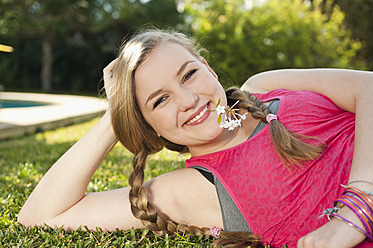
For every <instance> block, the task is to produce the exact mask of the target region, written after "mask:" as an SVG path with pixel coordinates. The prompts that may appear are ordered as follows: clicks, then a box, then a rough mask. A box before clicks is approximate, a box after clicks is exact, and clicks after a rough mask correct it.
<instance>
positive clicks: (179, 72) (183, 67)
mask: <svg viewBox="0 0 373 248" xmlns="http://www.w3.org/2000/svg"><path fill="white" fill-rule="evenodd" d="M191 62H194V61H193V60H190V61H187V62H185V63H184V64H182V65H181V66H180V68H179V70H178V71H177V73H176V76H179V75H180V74H181V73H182V72H183V71H184V70H185V68H186V67H187V65H188V64H189V63H191ZM161 92H162V89H159V90H157V91H155V92H153V93H151V94H150V96H149V97H148V99H147V100H146V102H145V105H146V104H148V102H149V101H150V100H151V99H153V98H154V97H156V96H157V95H158V94H159V93H161Z"/></svg>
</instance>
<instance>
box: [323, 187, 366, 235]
mask: <svg viewBox="0 0 373 248" xmlns="http://www.w3.org/2000/svg"><path fill="white" fill-rule="evenodd" d="M339 204H343V205H345V206H347V207H348V208H349V209H350V210H351V211H352V212H353V213H354V214H355V215H356V216H357V217H358V218H359V220H360V221H361V223H362V224H363V226H364V228H365V230H363V229H362V228H360V227H359V226H357V225H356V224H354V223H352V222H351V221H349V220H347V219H345V218H343V217H342V216H340V215H337V214H336V212H337V211H338V208H337V206H338V205H339ZM334 205H335V209H336V210H337V211H332V212H330V213H329V214H328V217H329V216H332V217H336V218H338V219H340V220H342V221H344V222H347V223H348V224H349V225H350V226H351V227H354V228H355V229H357V230H359V231H361V232H362V233H363V234H364V235H366V236H367V237H368V238H369V239H371V240H372V241H373V200H372V199H371V198H370V197H369V195H368V194H366V193H365V192H364V191H362V190H360V189H358V188H355V187H347V188H346V190H345V191H344V192H343V194H342V195H341V196H340V197H339V198H338V199H337V200H335V201H334Z"/></svg>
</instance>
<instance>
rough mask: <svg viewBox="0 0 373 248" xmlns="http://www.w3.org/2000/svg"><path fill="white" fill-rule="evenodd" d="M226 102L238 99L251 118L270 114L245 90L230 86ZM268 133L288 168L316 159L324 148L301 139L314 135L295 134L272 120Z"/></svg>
mask: <svg viewBox="0 0 373 248" xmlns="http://www.w3.org/2000/svg"><path fill="white" fill-rule="evenodd" d="M226 95H227V98H228V104H232V102H233V103H234V102H236V101H237V100H239V103H238V105H239V107H240V108H242V109H247V111H249V112H250V113H251V115H252V117H253V118H255V119H259V120H261V121H263V122H267V121H266V117H267V115H268V114H270V111H269V109H268V108H267V106H266V105H265V104H263V103H262V101H260V100H259V99H257V98H256V97H255V96H254V95H252V94H250V93H249V92H247V91H242V90H240V89H238V88H234V87H233V88H230V89H228V90H227V91H226ZM270 133H271V138H272V141H273V144H274V146H275V148H276V151H277V153H278V155H279V156H280V158H281V160H282V161H283V162H284V164H285V166H287V167H288V168H289V169H290V168H293V167H294V165H298V166H300V165H301V162H303V161H308V160H314V159H316V158H317V157H318V156H319V155H320V153H321V152H322V150H323V148H324V144H322V142H320V143H321V144H319V145H312V144H307V143H305V142H304V141H303V140H318V141H319V139H318V138H315V137H309V136H305V135H301V134H296V133H293V132H291V131H290V130H288V129H287V128H286V127H285V126H284V125H282V124H281V122H279V121H277V120H273V121H272V122H271V125H270Z"/></svg>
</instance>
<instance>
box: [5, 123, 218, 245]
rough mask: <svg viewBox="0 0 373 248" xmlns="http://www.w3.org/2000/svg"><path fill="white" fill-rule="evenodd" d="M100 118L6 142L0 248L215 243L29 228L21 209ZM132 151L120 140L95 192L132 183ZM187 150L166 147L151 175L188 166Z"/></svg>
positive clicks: (151, 161)
mask: <svg viewBox="0 0 373 248" xmlns="http://www.w3.org/2000/svg"><path fill="white" fill-rule="evenodd" d="M96 122H97V119H94V120H92V121H89V122H87V123H83V124H78V125H74V126H70V127H66V128H61V129H58V130H55V131H48V132H45V133H39V134H36V135H30V136H26V137H21V138H15V139H11V140H6V141H1V142H0V203H1V204H0V247H209V246H210V245H211V241H212V240H211V239H206V238H203V237H187V236H182V235H181V236H176V237H175V238H169V237H157V236H155V235H154V234H152V233H151V232H149V231H148V230H146V229H144V230H136V231H135V230H129V231H120V230H117V231H116V232H104V231H101V230H86V229H85V228H84V227H82V228H81V229H79V230H77V231H73V232H67V231H64V230H62V229H61V228H59V229H55V230H53V229H51V228H49V227H47V226H45V227H34V228H24V227H22V226H21V225H19V224H18V223H17V214H18V212H19V210H20V209H21V207H22V205H23V204H24V202H25V201H26V199H27V197H28V196H29V195H30V194H31V192H32V190H33V188H34V187H35V186H36V184H37V183H38V182H39V181H40V179H41V178H42V176H43V175H44V174H45V172H46V171H47V170H48V169H49V168H50V166H51V165H52V164H53V163H54V162H55V161H56V160H57V159H58V158H59V157H60V156H61V155H62V154H63V153H64V152H65V151H66V150H67V149H68V148H69V147H71V146H72V145H73V144H74V143H75V142H76V141H77V140H78V139H79V138H81V137H82V136H83V135H84V134H85V133H86V132H87V131H88V130H89V129H90V128H91V127H92V126H93V125H94V124H95V123H96ZM131 158H132V156H131V154H130V153H129V152H128V151H127V150H125V149H124V148H123V147H121V146H120V145H117V146H115V147H114V149H113V150H112V151H111V152H110V153H109V154H108V156H107V158H106V159H105V160H104V161H103V163H102V165H101V166H100V168H99V169H98V170H97V171H96V173H95V175H94V176H93V178H92V180H91V183H90V184H89V186H88V191H89V192H94V191H102V190H110V189H116V188H120V187H124V186H127V180H128V175H129V172H130V170H131V165H130V160H131ZM185 159H186V157H185V155H178V154H177V153H174V152H169V151H166V150H164V151H161V152H160V153H157V154H155V155H153V156H152V157H151V158H150V159H149V163H148V166H147V169H146V171H145V175H146V180H148V179H149V178H150V177H154V176H158V175H159V174H162V173H165V172H167V171H170V170H174V169H176V168H181V167H183V166H184V164H185V163H184V160H185Z"/></svg>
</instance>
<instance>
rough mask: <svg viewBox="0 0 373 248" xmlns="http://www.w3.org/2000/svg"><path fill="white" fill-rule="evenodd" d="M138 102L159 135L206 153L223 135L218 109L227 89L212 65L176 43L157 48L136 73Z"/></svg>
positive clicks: (224, 99)
mask: <svg viewBox="0 0 373 248" xmlns="http://www.w3.org/2000/svg"><path fill="white" fill-rule="evenodd" d="M135 88H136V97H137V101H138V105H139V107H140V110H141V113H142V114H143V116H144V118H145V120H146V121H147V122H148V123H149V124H150V125H151V126H152V127H153V129H154V130H155V131H156V132H157V134H158V135H159V136H162V137H164V138H165V139H167V140H170V141H172V142H174V143H176V144H181V145H186V146H188V148H189V151H190V152H191V154H192V155H193V151H197V150H198V149H199V150H198V152H197V153H198V154H201V152H202V153H204V152H203V151H202V150H201V149H203V148H205V149H206V148H207V147H209V146H211V145H212V144H213V143H214V141H215V140H216V139H217V138H218V137H219V136H220V135H221V133H222V131H223V130H222V128H220V127H219V124H218V123H217V119H218V115H217V114H216V112H215V111H211V112H210V111H209V110H214V109H215V106H216V104H217V103H218V101H219V99H221V104H222V105H226V96H225V91H224V89H223V87H222V86H221V84H220V83H219V81H218V80H217V78H216V76H215V74H214V73H213V71H212V70H211V69H210V67H209V66H208V65H207V64H205V63H203V62H201V61H200V60H199V59H197V58H195V57H194V56H193V55H192V54H190V53H189V52H188V51H187V50H186V49H185V48H184V47H182V46H181V45H178V44H175V43H164V44H160V45H159V46H158V47H156V48H155V49H154V50H153V51H152V52H151V54H150V55H149V57H148V58H147V59H146V60H145V62H144V63H143V64H141V65H140V66H139V67H138V69H137V71H136V73H135Z"/></svg>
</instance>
